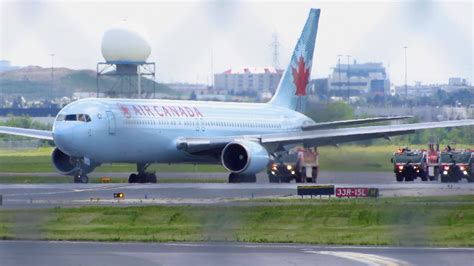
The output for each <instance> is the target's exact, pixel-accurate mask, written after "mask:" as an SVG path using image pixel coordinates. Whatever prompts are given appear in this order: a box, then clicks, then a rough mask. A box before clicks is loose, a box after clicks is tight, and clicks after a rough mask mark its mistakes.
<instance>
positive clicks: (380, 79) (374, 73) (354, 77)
mask: <svg viewBox="0 0 474 266" xmlns="http://www.w3.org/2000/svg"><path fill="white" fill-rule="evenodd" d="M328 89H329V92H330V94H333V95H336V96H345V97H348V96H357V95H367V96H377V95H385V94H388V93H389V91H390V80H389V79H388V77H387V73H386V71H385V67H384V66H383V64H382V63H364V64H358V63H357V62H356V61H354V63H353V64H340V65H336V67H334V70H333V72H332V74H331V75H329V79H328Z"/></svg>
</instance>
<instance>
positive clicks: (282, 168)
mask: <svg viewBox="0 0 474 266" xmlns="http://www.w3.org/2000/svg"><path fill="white" fill-rule="evenodd" d="M297 161H298V156H297V154H296V153H293V154H289V153H287V152H285V153H278V154H276V155H275V156H274V157H273V158H272V160H271V161H270V164H269V166H268V168H267V174H268V179H269V181H270V183H289V182H291V180H293V179H294V180H296V182H301V174H300V172H299V171H298V167H297Z"/></svg>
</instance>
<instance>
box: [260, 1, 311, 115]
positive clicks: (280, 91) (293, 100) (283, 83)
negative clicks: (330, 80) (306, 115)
mask: <svg viewBox="0 0 474 266" xmlns="http://www.w3.org/2000/svg"><path fill="white" fill-rule="evenodd" d="M319 14H320V9H311V11H310V12H309V17H308V20H306V24H305V26H304V29H303V32H302V33H301V36H300V38H299V39H298V42H297V43H296V47H295V50H294V51H293V56H292V57H291V61H290V65H289V66H288V67H287V68H286V70H285V72H284V73H283V77H282V79H281V80H280V83H279V84H278V88H277V90H276V92H275V95H273V98H272V99H271V100H270V102H269V104H272V105H276V106H282V107H286V108H289V109H292V110H296V111H298V112H304V110H305V106H306V97H307V96H306V90H307V88H308V86H309V81H310V75H311V66H312V63H313V52H314V44H315V41H316V33H317V32H318V22H319Z"/></svg>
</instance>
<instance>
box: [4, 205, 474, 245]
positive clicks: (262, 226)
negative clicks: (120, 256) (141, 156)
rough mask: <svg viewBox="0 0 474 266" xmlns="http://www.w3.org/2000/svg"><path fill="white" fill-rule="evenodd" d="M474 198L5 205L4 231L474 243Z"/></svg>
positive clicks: (57, 235)
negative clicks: (7, 207)
mask: <svg viewBox="0 0 474 266" xmlns="http://www.w3.org/2000/svg"><path fill="white" fill-rule="evenodd" d="M473 201H474V196H458V197H439V198H432V199H431V200H430V201H416V200H413V198H397V199H378V200H373V199H371V200H369V199H359V200H330V201H327V200H325V201H317V200H308V199H307V200H302V201H301V200H300V202H294V203H292V204H290V205H288V204H285V205H281V204H277V203H273V204H270V205H264V206H262V205H255V204H252V202H249V203H247V204H246V203H243V205H242V206H232V207H231V206H147V207H80V208H55V209H33V210H1V211H0V238H3V239H31V238H33V239H49V240H92V241H144V242H162V241H242V242H284V243H289V242H297V243H312V244H341V245H400V246H413V245H427V246H456V247H460V246H470V247H472V246H474V204H472V202H473ZM308 202H309V203H310V204H308ZM313 203H314V204H313Z"/></svg>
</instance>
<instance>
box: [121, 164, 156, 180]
mask: <svg viewBox="0 0 474 266" xmlns="http://www.w3.org/2000/svg"><path fill="white" fill-rule="evenodd" d="M150 165H151V163H146V164H142V163H138V164H137V172H138V174H131V175H130V176H129V177H128V183H156V174H155V173H147V172H146V169H147V168H148V166H150Z"/></svg>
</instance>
